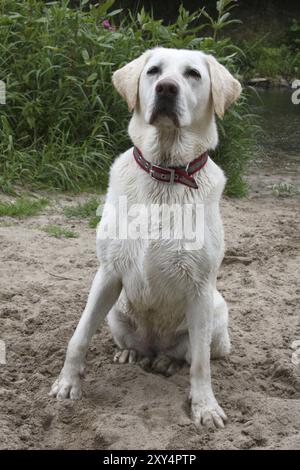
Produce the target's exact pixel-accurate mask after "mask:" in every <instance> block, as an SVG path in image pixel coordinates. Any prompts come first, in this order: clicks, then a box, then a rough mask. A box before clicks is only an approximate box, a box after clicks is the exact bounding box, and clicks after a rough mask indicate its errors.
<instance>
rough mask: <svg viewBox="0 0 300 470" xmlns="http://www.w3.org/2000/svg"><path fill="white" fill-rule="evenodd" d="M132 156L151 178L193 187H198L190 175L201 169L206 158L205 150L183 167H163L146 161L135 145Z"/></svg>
mask: <svg viewBox="0 0 300 470" xmlns="http://www.w3.org/2000/svg"><path fill="white" fill-rule="evenodd" d="M133 156H134V159H135V161H136V162H137V163H138V165H139V166H140V167H141V168H142V169H143V170H144V171H146V172H147V173H149V175H150V176H151V178H153V179H155V180H157V181H161V182H163V183H168V184H174V183H181V184H184V185H185V186H189V187H190V188H194V189H198V186H197V183H196V181H195V179H194V178H193V176H192V175H193V174H194V173H196V172H197V171H199V170H201V168H203V167H204V165H205V164H206V162H207V159H208V154H207V152H204V153H203V154H202V155H200V157H197V158H195V160H193V161H192V162H189V163H188V164H187V165H186V166H185V167H184V166H173V167H164V166H159V165H153V164H151V163H150V162H148V160H146V159H145V158H144V157H143V155H142V152H141V151H140V150H139V149H138V148H137V147H135V146H134V147H133Z"/></svg>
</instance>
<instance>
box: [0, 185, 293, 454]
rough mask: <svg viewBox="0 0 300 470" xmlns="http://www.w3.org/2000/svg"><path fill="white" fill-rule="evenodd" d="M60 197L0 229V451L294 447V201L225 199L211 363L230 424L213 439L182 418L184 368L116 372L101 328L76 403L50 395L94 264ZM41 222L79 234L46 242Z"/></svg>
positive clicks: (89, 243) (85, 232) (91, 248)
mask: <svg viewBox="0 0 300 470" xmlns="http://www.w3.org/2000/svg"><path fill="white" fill-rule="evenodd" d="M55 199H56V201H54V200H53V204H52V205H51V206H50V207H49V208H47V209H45V210H44V212H43V213H42V215H40V216H36V217H31V218H28V219H26V220H24V221H15V220H13V219H8V218H7V219H2V221H1V223H0V224H1V225H0V246H1V250H0V258H1V264H0V270H1V271H0V275H1V286H0V339H2V340H4V341H5V342H6V347H7V364H6V365H0V448H1V449H3V448H10V449H17V448H23V449H28V448H29V449H31V448H34V449H60V448H64V449H73V448H84V449H134V448H139V449H255V448H260V449H265V448H267V449H300V370H299V367H298V368H297V366H295V365H293V364H292V362H291V355H292V349H291V344H292V342H293V341H294V340H296V339H300V321H299V304H298V303H297V301H298V300H299V285H297V284H298V281H299V271H298V273H297V269H298V268H299V261H300V260H299V240H297V237H298V235H299V220H298V221H297V218H296V210H297V209H298V208H299V199H297V198H284V199H282V198H272V197H271V196H270V194H269V195H259V194H256V193H252V196H250V197H249V198H247V199H242V200H228V199H224V200H223V203H222V210H223V219H224V224H225V229H226V241H227V251H226V257H225V259H224V263H223V265H222V269H221V272H220V278H219V287H220V290H221V291H222V292H223V294H224V296H225V298H226V299H227V301H228V303H229V305H230V332H231V338H232V344H233V348H232V353H231V355H230V357H229V358H228V359H226V360H219V361H213V365H212V375H213V385H214V389H215V393H216V396H217V398H218V399H219V401H220V404H221V405H222V406H223V407H224V409H225V411H226V413H227V414H228V417H229V422H228V424H227V426H226V428H225V429H224V430H218V431H215V432H211V431H205V430H200V431H198V430H196V429H195V427H194V425H193V424H192V423H191V421H190V419H189V416H188V405H187V396H188V389H189V372H188V368H187V367H185V368H183V369H181V370H180V371H179V372H178V373H177V374H176V375H174V376H173V377H170V378H165V377H162V376H159V375H154V374H149V373H146V372H144V371H143V370H142V369H140V367H139V366H138V365H115V364H113V362H112V358H113V354H114V352H115V346H114V343H113V341H112V338H111V336H110V333H109V331H108V328H107V326H106V325H105V326H104V327H102V328H101V329H100V330H99V331H98V333H97V334H96V335H95V337H94V339H93V342H92V344H91V347H90V350H89V353H88V358H87V364H88V367H87V374H86V378H85V381H84V398H83V400H82V401H80V402H71V401H68V400H62V401H56V400H55V399H53V398H49V397H48V396H47V393H48V391H49V388H50V385H51V383H52V382H53V380H54V379H55V378H56V376H57V374H58V373H59V371H60V368H61V366H62V363H63V359H64V354H65V349H66V346H67V341H68V339H69V338H70V336H71V334H72V332H73V330H74V327H75V325H76V324H77V322H78V320H79V317H80V315H81V312H82V310H83V308H84V305H85V301H86V298H87V294H88V291H89V287H90V284H91V280H92V278H93V275H94V273H95V270H96V267H97V261H96V256H95V231H94V230H93V229H90V228H88V224H87V222H86V221H85V220H76V219H74V220H72V221H70V219H66V218H65V217H64V216H63V214H62V205H63V204H64V203H66V197H65V196H64V197H58V196H56V198H55ZM81 199H82V196H81ZM77 200H78V198H76V197H72V198H70V197H69V198H68V201H67V202H68V203H70V201H71V202H72V203H75V202H76V201H77ZM47 223H52V224H61V225H63V226H64V227H69V228H71V229H73V230H75V231H77V232H79V233H80V237H79V238H78V239H56V238H52V237H50V236H49V235H48V234H46V233H44V232H42V231H41V229H40V227H41V226H43V225H45V224H47ZM72 226H73V227H72Z"/></svg>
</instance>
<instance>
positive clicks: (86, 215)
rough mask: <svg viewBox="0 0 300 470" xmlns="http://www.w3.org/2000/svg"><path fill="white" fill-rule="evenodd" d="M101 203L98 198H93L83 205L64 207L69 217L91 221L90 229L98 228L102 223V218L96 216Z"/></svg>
mask: <svg viewBox="0 0 300 470" xmlns="http://www.w3.org/2000/svg"><path fill="white" fill-rule="evenodd" d="M99 204H100V201H99V199H97V198H96V197H91V198H90V199H88V200H87V201H85V202H83V203H79V204H77V205H76V206H66V207H64V214H65V215H66V216H67V217H74V218H78V219H89V227H90V228H96V227H97V225H98V222H99V221H100V216H98V215H96V212H97V209H98V207H99Z"/></svg>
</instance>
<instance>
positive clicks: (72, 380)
mask: <svg viewBox="0 0 300 470" xmlns="http://www.w3.org/2000/svg"><path fill="white" fill-rule="evenodd" d="M121 288H122V284H121V281H120V280H119V279H118V278H117V277H116V275H114V274H112V273H109V272H107V271H105V270H104V269H103V268H101V267H100V269H99V271H98V272H97V274H96V276H95V278H94V281H93V284H92V287H91V290H90V293H89V297H88V301H87V304H86V307H85V310H84V312H83V314H82V317H81V319H80V321H79V323H78V326H77V328H76V330H75V333H74V335H73V336H72V338H71V340H70V342H69V345H68V350H67V355H66V360H65V364H64V366H63V369H62V371H61V373H60V376H59V378H58V379H57V380H56V382H55V383H54V384H53V386H52V388H51V391H50V395H51V396H56V397H57V398H72V399H79V398H80V397H81V385H80V375H82V373H83V370H84V359H85V355H86V351H87V349H88V346H89V343H90V340H91V338H92V336H93V334H94V333H95V331H96V329H97V327H98V325H99V323H100V321H102V320H104V318H105V317H106V315H107V313H108V312H109V310H110V309H111V307H112V306H113V304H114V303H115V302H116V301H117V299H118V297H119V295H120V292H121Z"/></svg>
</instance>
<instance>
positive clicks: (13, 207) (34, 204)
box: [0, 197, 49, 219]
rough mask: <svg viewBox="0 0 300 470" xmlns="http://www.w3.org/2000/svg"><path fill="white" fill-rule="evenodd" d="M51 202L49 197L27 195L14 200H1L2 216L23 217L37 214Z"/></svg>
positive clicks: (0, 212) (0, 211) (0, 210)
mask: <svg viewBox="0 0 300 470" xmlns="http://www.w3.org/2000/svg"><path fill="white" fill-rule="evenodd" d="M48 204H49V201H48V199H46V198H40V199H29V198H27V197H20V198H19V199H16V201H14V202H2V201H0V217H4V216H8V217H17V218H19V219H23V218H24V217H29V216H32V215H37V214H38V213H39V212H41V211H42V210H43V209H44V207H45V206H47V205H48Z"/></svg>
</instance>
